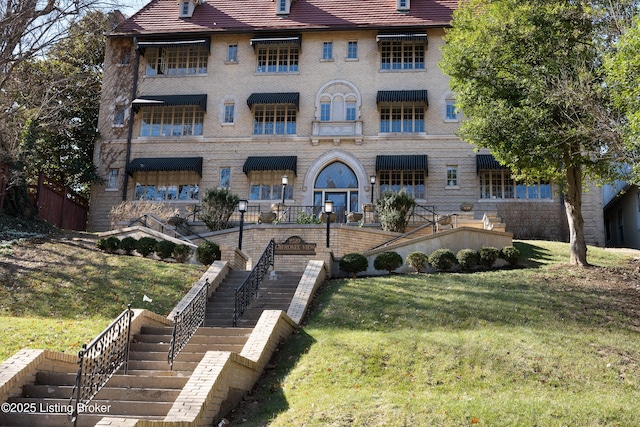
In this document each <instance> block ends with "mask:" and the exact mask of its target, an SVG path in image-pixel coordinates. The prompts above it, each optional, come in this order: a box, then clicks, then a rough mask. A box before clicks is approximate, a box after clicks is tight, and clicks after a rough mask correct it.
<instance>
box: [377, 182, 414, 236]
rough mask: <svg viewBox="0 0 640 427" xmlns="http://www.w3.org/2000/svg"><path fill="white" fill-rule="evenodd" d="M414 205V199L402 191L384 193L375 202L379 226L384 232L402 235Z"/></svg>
mask: <svg viewBox="0 0 640 427" xmlns="http://www.w3.org/2000/svg"><path fill="white" fill-rule="evenodd" d="M415 205H416V201H415V199H414V198H413V197H411V196H410V195H409V194H407V193H406V192H404V191H400V192H393V191H385V192H384V193H382V194H381V195H380V197H379V198H378V200H376V211H378V220H379V221H380V226H381V227H382V229H383V230H385V231H395V232H398V233H404V230H405V229H406V228H407V223H408V222H409V213H410V212H411V209H413V207H414V206H415Z"/></svg>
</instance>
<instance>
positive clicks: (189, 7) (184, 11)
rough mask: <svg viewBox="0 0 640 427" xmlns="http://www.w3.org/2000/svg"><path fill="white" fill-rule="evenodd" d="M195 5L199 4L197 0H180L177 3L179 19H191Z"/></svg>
mask: <svg viewBox="0 0 640 427" xmlns="http://www.w3.org/2000/svg"><path fill="white" fill-rule="evenodd" d="M197 4H200V1H199V0H186V1H185V0H180V2H179V3H178V6H179V8H180V18H191V17H192V16H193V11H194V10H195V9H196V5H197Z"/></svg>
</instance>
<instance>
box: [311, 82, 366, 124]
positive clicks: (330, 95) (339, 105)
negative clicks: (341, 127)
mask: <svg viewBox="0 0 640 427" xmlns="http://www.w3.org/2000/svg"><path fill="white" fill-rule="evenodd" d="M325 101H329V102H331V112H332V120H331V121H342V120H344V112H345V111H346V110H345V108H346V107H345V105H346V103H347V102H355V103H356V117H355V119H354V120H359V119H360V109H361V106H362V97H361V96H360V91H359V90H358V88H357V87H356V86H355V85H354V84H353V83H351V82H349V81H347V80H331V81H329V82H327V83H325V84H324V85H323V86H322V87H321V88H320V90H318V93H317V94H316V104H315V106H316V113H315V119H316V120H320V113H321V107H320V104H321V103H323V102H325ZM334 114H335V116H338V118H333V117H335V116H334Z"/></svg>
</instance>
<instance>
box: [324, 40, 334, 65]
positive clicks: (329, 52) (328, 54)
mask: <svg viewBox="0 0 640 427" xmlns="http://www.w3.org/2000/svg"><path fill="white" fill-rule="evenodd" d="M322 61H333V42H322Z"/></svg>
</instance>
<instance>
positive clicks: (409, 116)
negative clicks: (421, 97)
mask: <svg viewBox="0 0 640 427" xmlns="http://www.w3.org/2000/svg"><path fill="white" fill-rule="evenodd" d="M380 132H402V133H407V132H424V104H422V103H410V102H409V103H397V104H386V105H384V104H383V105H381V107H380Z"/></svg>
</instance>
